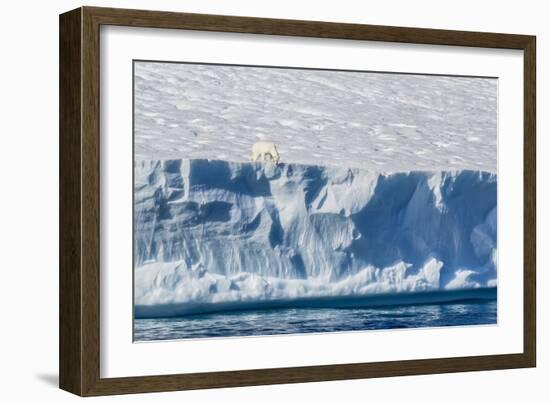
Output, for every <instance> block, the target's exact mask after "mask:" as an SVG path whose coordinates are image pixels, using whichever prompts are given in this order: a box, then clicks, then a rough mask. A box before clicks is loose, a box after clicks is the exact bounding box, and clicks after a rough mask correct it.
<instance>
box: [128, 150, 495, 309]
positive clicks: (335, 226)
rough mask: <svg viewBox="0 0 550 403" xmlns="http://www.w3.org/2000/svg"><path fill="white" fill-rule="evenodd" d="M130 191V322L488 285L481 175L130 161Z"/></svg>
mask: <svg viewBox="0 0 550 403" xmlns="http://www.w3.org/2000/svg"><path fill="white" fill-rule="evenodd" d="M134 190H135V215H134V229H135V242H134V247H135V249H134V254H135V256H134V257H135V263H136V269H135V305H136V317H139V315H140V312H144V307H152V306H157V307H164V308H163V309H156V310H153V312H154V315H155V316H162V315H166V314H167V313H170V314H178V313H179V314H182V313H186V312H189V309H191V308H192V307H193V306H194V307H195V308H193V309H195V310H194V311H193V312H195V311H196V307H197V306H200V307H202V308H200V309H203V310H205V311H208V310H209V309H211V307H212V306H213V305H215V304H228V303H240V302H256V303H257V302H262V301H274V300H293V299H303V298H326V297H339V296H340V297H344V296H345V297H350V296H372V295H383V294H392V293H403V292H408V293H417V292H427V291H440V290H457V289H459V290H460V289H479V288H490V287H495V286H496V277H497V273H496V268H497V262H496V256H497V246H496V243H497V233H496V227H497V215H496V203H497V199H496V196H497V177H496V175H495V174H493V173H489V172H483V171H472V170H458V171H450V170H449V171H434V172H429V171H410V172H402V173H380V172H373V171H370V170H365V169H360V168H348V167H334V166H319V165H304V164H295V163H292V164H288V163H283V164H279V165H277V166H275V165H274V164H272V163H267V162H266V163H262V162H256V163H252V162H245V163H241V162H229V161H221V160H205V159H192V160H189V159H176V160H163V161H160V160H153V161H145V160H143V161H136V163H135V183H134ZM145 311H146V309H145ZM149 314H151V312H149Z"/></svg>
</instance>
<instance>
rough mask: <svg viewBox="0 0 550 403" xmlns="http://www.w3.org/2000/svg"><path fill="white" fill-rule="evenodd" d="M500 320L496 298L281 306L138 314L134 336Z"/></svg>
mask: <svg viewBox="0 0 550 403" xmlns="http://www.w3.org/2000/svg"><path fill="white" fill-rule="evenodd" d="M496 323H497V302H496V301H495V300H490V301H468V302H458V303H456V302H455V303H445V304H424V305H402V306H386V307H376V308H373V307H371V308H337V309H335V308H276V309H263V310H245V311H234V312H223V313H210V314H198V315H188V316H182V317H177V318H155V319H135V321H134V341H136V342H139V341H155V340H174V339H189V338H205V337H238V336H260V335H277V334H296V333H323V332H345V331H354V330H375V329H402V328H421V327H442V326H465V325H488V324H496Z"/></svg>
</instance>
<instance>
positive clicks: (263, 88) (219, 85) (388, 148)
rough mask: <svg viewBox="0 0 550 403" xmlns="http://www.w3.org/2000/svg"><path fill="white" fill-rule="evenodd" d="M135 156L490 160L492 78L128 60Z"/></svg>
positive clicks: (465, 165)
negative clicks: (272, 147) (262, 150)
mask: <svg viewBox="0 0 550 403" xmlns="http://www.w3.org/2000/svg"><path fill="white" fill-rule="evenodd" d="M134 68H135V137H134V139H135V158H136V159H137V160H141V159H145V160H160V159H180V158H187V159H200V158H209V159H220V160H229V161H237V162H245V161H249V160H250V150H251V147H252V144H254V142H256V141H259V140H265V141H271V142H274V143H275V144H276V145H277V148H278V150H279V152H280V154H281V161H282V162H287V163H302V164H309V165H329V166H347V167H358V168H363V169H370V170H374V171H394V172H395V171H412V170H432V171H435V170H457V169H470V170H483V171H488V172H496V158H497V153H496V141H497V135H496V134H497V85H498V83H497V80H496V79H492V78H472V77H447V76H428V75H408V74H388V73H366V72H345V71H327V70H304V69H285V68H261V67H242V66H212V65H197V64H182V63H158V62H136V63H135V66H134Z"/></svg>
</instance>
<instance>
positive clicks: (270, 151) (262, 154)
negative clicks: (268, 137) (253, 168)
mask: <svg viewBox="0 0 550 403" xmlns="http://www.w3.org/2000/svg"><path fill="white" fill-rule="evenodd" d="M266 157H269V159H270V160H271V161H272V162H273V163H274V164H275V165H277V164H278V163H279V159H280V157H279V152H278V151H277V147H275V143H271V142H268V141H258V142H256V143H254V145H253V146H252V161H258V159H260V161H265V159H266Z"/></svg>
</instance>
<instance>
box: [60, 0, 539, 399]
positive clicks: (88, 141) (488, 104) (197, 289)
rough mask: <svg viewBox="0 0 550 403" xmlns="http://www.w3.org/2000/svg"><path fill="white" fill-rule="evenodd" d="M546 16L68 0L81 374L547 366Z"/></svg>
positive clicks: (71, 348) (65, 252)
mask: <svg viewBox="0 0 550 403" xmlns="http://www.w3.org/2000/svg"><path fill="white" fill-rule="evenodd" d="M535 88H536V86H535V37H533V36H526V35H513V34H498V33H481V32H460V31H445V30H432V29H419V28H401V27H385V26H373V25H356V24H340V23H329V22H314V21H295V20H275V19H262V18H250V17H229V16H217V15H200V14H185V13H170V12H159V11H143V10H141V11H139V10H120V9H106V8H94V7H82V8H79V9H76V10H73V11H70V12H67V13H65V14H62V15H61V16H60V181H61V183H60V387H61V388H62V389H65V390H67V391H70V392H72V393H75V394H78V395H82V396H90V395H106V394H119V393H137V392H154V391H168V390H185V389H197V388H213V387H229V386H245V385H260V384H275V383H289V382H312V381H324V380H337V379H353V378H368V377H383V376H384V377H385V376H398V375H414V374H429V373H445V372H458V371H478V370H490V369H504V368H521V367H532V366H534V365H535V362H536V353H535V340H536V331H535V329H536V327H535V301H536V296H535V265H536V263H535V234H536V227H535V199H536V197H535V196H536V189H535V181H536V174H535V166H536V163H535V109H536V108H535V103H536V102H535Z"/></svg>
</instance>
